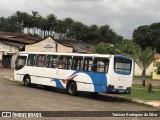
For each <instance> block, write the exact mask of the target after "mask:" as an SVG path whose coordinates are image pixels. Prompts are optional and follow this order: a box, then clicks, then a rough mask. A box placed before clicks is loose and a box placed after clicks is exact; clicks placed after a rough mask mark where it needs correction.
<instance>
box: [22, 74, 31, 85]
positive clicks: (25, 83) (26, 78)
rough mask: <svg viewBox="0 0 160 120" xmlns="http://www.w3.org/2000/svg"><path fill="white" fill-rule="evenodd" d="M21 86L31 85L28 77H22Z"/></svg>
mask: <svg viewBox="0 0 160 120" xmlns="http://www.w3.org/2000/svg"><path fill="white" fill-rule="evenodd" d="M23 84H24V86H27V87H30V85H31V80H30V77H29V76H25V77H24V80H23Z"/></svg>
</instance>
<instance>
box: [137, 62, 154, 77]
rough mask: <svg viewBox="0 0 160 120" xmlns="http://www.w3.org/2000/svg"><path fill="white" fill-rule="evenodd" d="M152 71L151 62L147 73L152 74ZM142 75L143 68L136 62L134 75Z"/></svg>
mask: <svg viewBox="0 0 160 120" xmlns="http://www.w3.org/2000/svg"><path fill="white" fill-rule="evenodd" d="M152 71H153V63H151V64H150V66H149V67H148V69H147V70H146V75H147V76H152ZM141 75H142V70H141V69H140V67H139V66H138V65H137V63H135V68H134V76H141Z"/></svg>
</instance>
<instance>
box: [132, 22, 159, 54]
mask: <svg viewBox="0 0 160 120" xmlns="http://www.w3.org/2000/svg"><path fill="white" fill-rule="evenodd" d="M133 40H134V41H135V42H136V43H137V44H139V45H140V46H141V47H142V49H145V48H147V47H151V48H152V49H155V50H156V52H160V44H159V43H160V23H153V24H151V25H143V26H139V27H138V28H137V29H135V30H134V32H133Z"/></svg>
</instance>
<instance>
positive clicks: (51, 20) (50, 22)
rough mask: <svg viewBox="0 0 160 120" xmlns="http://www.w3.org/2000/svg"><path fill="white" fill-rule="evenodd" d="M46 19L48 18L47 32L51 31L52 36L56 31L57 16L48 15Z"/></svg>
mask: <svg viewBox="0 0 160 120" xmlns="http://www.w3.org/2000/svg"><path fill="white" fill-rule="evenodd" d="M46 18H47V30H48V32H49V31H50V34H51V32H52V31H54V30H55V26H56V19H57V17H56V16H55V14H49V15H47V17H46Z"/></svg>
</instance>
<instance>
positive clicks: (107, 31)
mask: <svg viewBox="0 0 160 120" xmlns="http://www.w3.org/2000/svg"><path fill="white" fill-rule="evenodd" d="M24 28H26V29H27V32H28V34H29V33H30V32H31V30H30V29H32V34H37V35H39V36H42V34H43V35H47V36H48V35H49V34H51V32H52V31H54V32H56V33H59V34H63V36H65V37H64V39H69V40H78V41H85V42H92V43H98V42H107V43H113V44H114V43H116V42H118V41H121V40H123V37H122V36H120V35H118V34H116V33H115V32H114V31H113V30H112V29H111V28H110V26H109V25H104V26H100V27H99V26H97V25H91V26H88V25H85V24H84V23H81V22H79V21H74V20H73V19H72V18H69V17H67V18H65V19H63V20H60V19H57V17H56V15H55V14H49V15H47V16H46V17H42V16H41V15H40V14H39V13H38V12H37V11H32V14H28V13H26V12H21V11H16V12H15V13H14V14H13V15H11V16H9V17H8V18H3V17H1V19H0V30H1V31H8V32H20V31H21V32H23V31H24ZM38 30H40V32H39V33H38ZM36 32H37V33H36ZM42 32H43V33H42Z"/></svg>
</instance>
